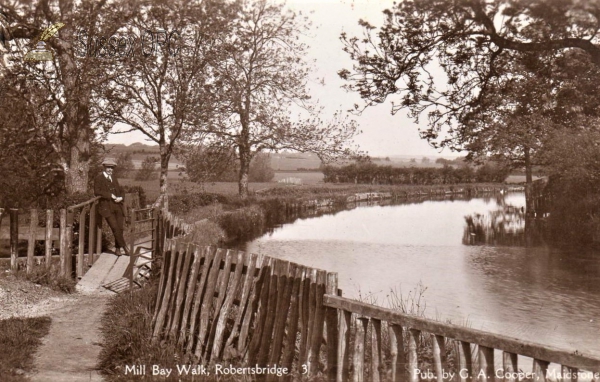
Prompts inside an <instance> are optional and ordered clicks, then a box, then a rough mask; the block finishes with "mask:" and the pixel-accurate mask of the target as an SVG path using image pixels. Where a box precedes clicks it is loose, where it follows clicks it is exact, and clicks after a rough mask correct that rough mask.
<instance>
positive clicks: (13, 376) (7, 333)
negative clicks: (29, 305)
mask: <svg viewBox="0 0 600 382" xmlns="http://www.w3.org/2000/svg"><path fill="white" fill-rule="evenodd" d="M49 330H50V318H49V317H35V318H9V319H6V320H0V376H2V377H1V378H0V379H2V381H3V382H25V381H28V380H29V378H27V376H26V374H27V373H29V372H31V371H33V354H34V353H35V351H36V349H37V348H38V346H39V345H40V344H41V343H42V338H43V337H44V336H45V335H47V334H48V331H49Z"/></svg>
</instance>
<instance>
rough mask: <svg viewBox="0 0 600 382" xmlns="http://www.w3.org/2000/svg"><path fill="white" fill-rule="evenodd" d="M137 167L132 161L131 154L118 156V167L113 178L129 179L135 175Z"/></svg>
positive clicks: (126, 153)
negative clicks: (134, 171)
mask: <svg viewBox="0 0 600 382" xmlns="http://www.w3.org/2000/svg"><path fill="white" fill-rule="evenodd" d="M134 168H135V166H134V165H133V160H132V159H131V153H129V152H123V153H119V154H117V167H116V168H115V170H114V172H113V176H114V177H116V178H129V177H130V176H131V174H132V173H133V170H134Z"/></svg>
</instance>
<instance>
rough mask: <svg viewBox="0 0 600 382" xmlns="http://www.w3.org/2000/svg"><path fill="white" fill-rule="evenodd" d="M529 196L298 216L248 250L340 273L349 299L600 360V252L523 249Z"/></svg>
mask: <svg viewBox="0 0 600 382" xmlns="http://www.w3.org/2000/svg"><path fill="white" fill-rule="evenodd" d="M524 205H525V197H524V195H523V193H509V194H508V195H500V194H497V195H495V196H493V197H488V198H474V199H462V200H460V199H459V200H456V199H454V200H427V201H422V202H419V203H406V202H405V203H403V204H394V205H386V206H382V205H371V206H359V207H357V208H354V209H350V210H344V211H340V212H337V213H335V214H328V215H327V214H326V215H322V216H318V217H311V218H306V219H299V220H296V221H295V222H293V223H290V224H284V225H281V226H278V227H274V229H273V230H272V231H271V232H269V233H268V234H266V235H264V236H262V237H260V238H258V239H255V240H253V241H250V242H248V243H246V244H245V245H244V247H243V249H245V250H246V251H248V252H254V253H262V254H265V255H269V256H273V257H278V258H282V259H285V260H289V261H293V262H296V263H299V264H303V265H307V266H311V267H315V268H321V269H325V270H328V271H333V272H338V275H339V287H340V288H341V289H342V290H343V293H344V296H346V297H350V298H361V299H362V300H364V301H365V302H369V303H374V304H377V305H381V306H389V298H390V296H393V295H394V294H396V295H400V294H401V295H402V296H404V297H407V296H408V295H409V294H410V295H414V294H415V293H416V294H417V295H418V294H419V291H423V295H422V300H421V302H425V303H426V309H425V315H426V316H428V317H430V318H434V319H439V320H450V321H451V322H452V323H455V324H459V325H461V324H464V325H468V326H470V327H472V328H475V329H481V330H485V331H489V332H494V333H498V334H503V335H507V336H510V337H515V338H519V339H522V340H527V341H531V342H537V343H542V344H546V345H550V346H554V347H557V348H561V349H567V350H572V351H575V350H577V351H579V352H582V353H586V354H588V355H592V356H597V357H600V304H599V303H598V301H600V254H598V253H597V252H592V251H581V250H578V251H575V250H573V251H569V250H564V249H558V248H553V247H550V246H547V245H544V244H543V243H539V242H538V243H537V245H533V246H527V247H526V246H524V243H525V241H524V240H523V231H524V225H525V219H524V216H523V208H524Z"/></svg>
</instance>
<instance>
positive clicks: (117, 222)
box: [104, 213, 127, 248]
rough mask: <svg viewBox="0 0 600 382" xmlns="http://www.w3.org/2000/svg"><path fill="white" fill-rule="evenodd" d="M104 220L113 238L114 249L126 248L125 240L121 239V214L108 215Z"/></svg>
mask: <svg viewBox="0 0 600 382" xmlns="http://www.w3.org/2000/svg"><path fill="white" fill-rule="evenodd" d="M104 218H105V219H106V222H107V223H108V226H109V227H110V229H111V231H112V233H113V235H114V237H115V247H116V248H126V247H127V245H126V244H125V238H124V237H123V223H124V220H125V218H124V216H123V214H120V213H116V214H110V215H108V216H105V217H104Z"/></svg>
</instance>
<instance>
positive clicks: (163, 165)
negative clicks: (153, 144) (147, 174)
mask: <svg viewBox="0 0 600 382" xmlns="http://www.w3.org/2000/svg"><path fill="white" fill-rule="evenodd" d="M170 159H171V153H170V150H168V149H167V147H165V145H164V144H161V145H160V194H161V195H166V194H167V185H168V183H167V176H168V174H169V160H170Z"/></svg>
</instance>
